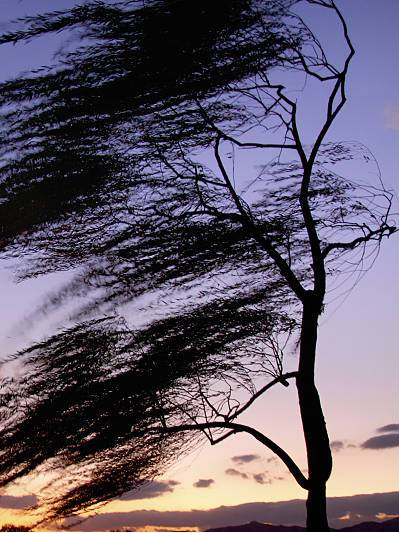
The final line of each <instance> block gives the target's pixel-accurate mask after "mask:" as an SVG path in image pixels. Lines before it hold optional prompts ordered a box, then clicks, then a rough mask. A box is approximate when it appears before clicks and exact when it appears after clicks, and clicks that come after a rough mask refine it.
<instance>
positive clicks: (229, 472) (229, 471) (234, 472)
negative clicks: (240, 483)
mask: <svg viewBox="0 0 399 533" xmlns="http://www.w3.org/2000/svg"><path fill="white" fill-rule="evenodd" d="M224 473H225V474H227V475H228V476H240V477H242V478H243V479H248V478H249V476H248V474H246V473H245V472H240V471H239V470H236V469H235V468H228V469H227V470H225V471H224Z"/></svg>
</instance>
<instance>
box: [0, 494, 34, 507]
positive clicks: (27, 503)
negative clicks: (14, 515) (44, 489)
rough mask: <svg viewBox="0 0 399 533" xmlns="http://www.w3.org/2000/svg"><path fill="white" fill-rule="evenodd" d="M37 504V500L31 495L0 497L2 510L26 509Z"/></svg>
mask: <svg viewBox="0 0 399 533" xmlns="http://www.w3.org/2000/svg"><path fill="white" fill-rule="evenodd" d="M36 504H37V498H36V496H34V495H33V494H29V495H26V496H9V495H8V494H6V495H4V496H0V507H1V508H3V509H26V508H27V507H31V506H32V505H36Z"/></svg>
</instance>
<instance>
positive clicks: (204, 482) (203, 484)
mask: <svg viewBox="0 0 399 533" xmlns="http://www.w3.org/2000/svg"><path fill="white" fill-rule="evenodd" d="M214 483H215V480H214V479H199V480H198V481H196V482H195V483H193V487H196V488H197V489H207V488H208V487H210V486H211V485H213V484H214Z"/></svg>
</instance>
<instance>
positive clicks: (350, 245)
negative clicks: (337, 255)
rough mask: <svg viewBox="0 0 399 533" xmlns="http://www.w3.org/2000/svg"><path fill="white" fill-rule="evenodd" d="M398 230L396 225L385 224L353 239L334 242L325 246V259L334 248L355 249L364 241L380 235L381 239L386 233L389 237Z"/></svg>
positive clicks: (323, 253) (379, 238)
mask: <svg viewBox="0 0 399 533" xmlns="http://www.w3.org/2000/svg"><path fill="white" fill-rule="evenodd" d="M397 231H398V228H396V227H395V226H388V225H386V224H384V225H383V226H381V227H380V228H378V229H376V230H373V231H370V232H369V233H368V234H367V235H364V236H363V237H357V238H356V239H353V241H350V242H332V243H330V244H328V245H327V246H326V247H325V248H324V250H323V252H322V255H323V259H325V258H326V257H327V255H328V254H329V253H330V252H331V251H332V250H337V249H341V250H354V249H355V248H356V247H357V246H359V245H360V244H363V243H366V242H368V241H370V240H372V239H373V237H378V240H381V239H382V238H383V237H384V235H386V236H387V237H389V236H390V235H392V234H393V233H396V232H397Z"/></svg>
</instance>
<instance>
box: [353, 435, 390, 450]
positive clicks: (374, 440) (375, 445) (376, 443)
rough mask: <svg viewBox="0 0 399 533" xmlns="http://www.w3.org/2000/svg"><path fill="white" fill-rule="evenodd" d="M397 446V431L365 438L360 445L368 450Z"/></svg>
mask: <svg viewBox="0 0 399 533" xmlns="http://www.w3.org/2000/svg"><path fill="white" fill-rule="evenodd" d="M396 446H399V433H387V434H386V435H378V437H371V439H367V440H366V441H365V442H363V444H361V447H362V448H364V449H368V450H382V449H384V448H395V447H396Z"/></svg>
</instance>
